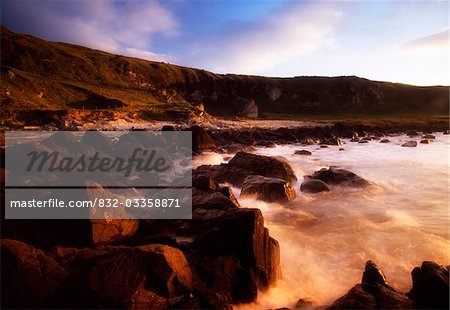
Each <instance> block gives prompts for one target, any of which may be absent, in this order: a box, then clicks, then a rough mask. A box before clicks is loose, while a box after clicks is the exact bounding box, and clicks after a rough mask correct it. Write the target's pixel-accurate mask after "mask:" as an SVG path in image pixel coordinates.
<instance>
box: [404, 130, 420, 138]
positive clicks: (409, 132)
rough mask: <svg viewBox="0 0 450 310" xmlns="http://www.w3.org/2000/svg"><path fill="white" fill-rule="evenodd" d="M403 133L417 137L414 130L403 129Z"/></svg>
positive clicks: (417, 134)
mask: <svg viewBox="0 0 450 310" xmlns="http://www.w3.org/2000/svg"><path fill="white" fill-rule="evenodd" d="M405 134H406V135H408V136H410V137H417V136H419V133H418V132H417V131H415V130H407V131H405Z"/></svg>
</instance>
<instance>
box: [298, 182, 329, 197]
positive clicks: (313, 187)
mask: <svg viewBox="0 0 450 310" xmlns="http://www.w3.org/2000/svg"><path fill="white" fill-rule="evenodd" d="M300 190H301V191H302V192H304V193H308V194H316V193H320V192H329V191H330V188H329V187H328V185H327V184H326V183H325V182H323V181H321V180H316V179H310V180H305V181H303V183H302V184H301V185H300Z"/></svg>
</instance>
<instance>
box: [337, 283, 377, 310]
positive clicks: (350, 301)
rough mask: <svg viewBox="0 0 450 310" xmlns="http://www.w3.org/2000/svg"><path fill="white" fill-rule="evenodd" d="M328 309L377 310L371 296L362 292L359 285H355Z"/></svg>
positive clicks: (374, 300)
mask: <svg viewBox="0 0 450 310" xmlns="http://www.w3.org/2000/svg"><path fill="white" fill-rule="evenodd" d="M328 309H377V301H376V299H375V297H374V296H373V295H372V294H370V293H368V292H366V291H365V290H363V288H362V286H361V284H356V285H355V286H354V287H352V288H351V289H350V290H349V291H348V293H347V294H345V295H344V296H342V297H340V298H339V299H337V300H336V301H334V302H333V304H332V305H331V306H330V307H328Z"/></svg>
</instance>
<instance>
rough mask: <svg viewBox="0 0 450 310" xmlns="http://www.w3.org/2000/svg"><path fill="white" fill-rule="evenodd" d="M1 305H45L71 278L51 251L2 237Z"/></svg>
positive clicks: (41, 306)
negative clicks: (68, 278)
mask: <svg viewBox="0 0 450 310" xmlns="http://www.w3.org/2000/svg"><path fill="white" fill-rule="evenodd" d="M1 254H2V257H1V274H2V285H1V296H2V308H6V309H9V308H22V309H26V308H46V307H48V306H49V304H50V301H51V299H52V298H53V297H54V295H55V294H56V293H57V291H58V289H59V288H60V287H61V285H62V284H63V282H64V281H65V280H66V278H67V277H68V272H67V271H66V270H65V268H63V266H61V264H59V263H58V262H57V261H56V260H55V259H54V258H53V257H52V256H51V255H50V254H49V253H46V252H44V251H42V250H39V249H36V248H34V247H32V246H31V245H28V244H26V243H23V242H20V241H17V240H11V239H2V240H1Z"/></svg>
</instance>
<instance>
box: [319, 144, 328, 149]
mask: <svg viewBox="0 0 450 310" xmlns="http://www.w3.org/2000/svg"><path fill="white" fill-rule="evenodd" d="M320 148H321V149H327V148H328V145H323V144H322V145H321V146H320Z"/></svg>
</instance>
